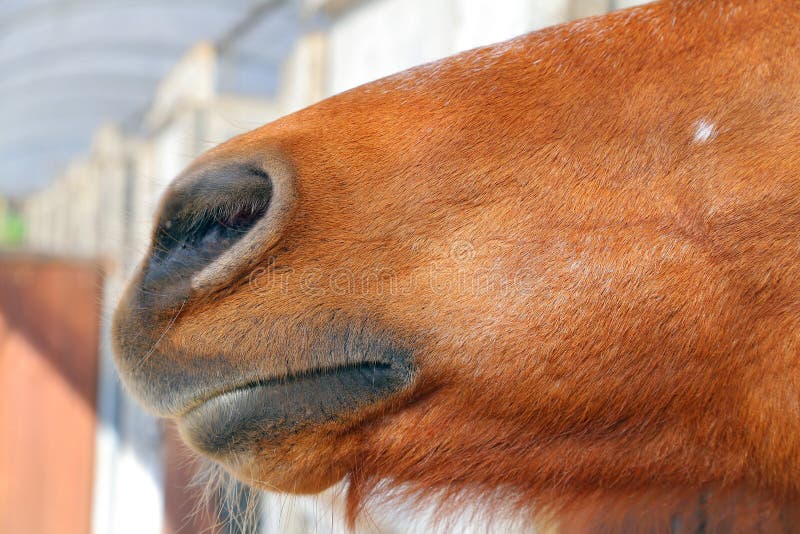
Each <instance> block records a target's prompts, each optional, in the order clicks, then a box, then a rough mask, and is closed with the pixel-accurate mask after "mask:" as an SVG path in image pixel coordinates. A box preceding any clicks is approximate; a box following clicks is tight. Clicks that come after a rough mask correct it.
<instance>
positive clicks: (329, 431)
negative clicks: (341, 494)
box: [178, 421, 358, 495]
mask: <svg viewBox="0 0 800 534" xmlns="http://www.w3.org/2000/svg"><path fill="white" fill-rule="evenodd" d="M178 429H179V431H180V433H181V435H182V437H183V439H184V441H185V442H186V443H188V444H189V445H190V447H192V448H193V449H195V450H196V451H197V452H199V453H201V454H202V455H203V456H205V457H206V458H209V459H210V460H212V461H214V462H216V463H217V464H219V465H220V466H222V467H223V468H224V469H225V470H226V471H228V472H229V473H230V474H231V475H233V476H234V477H236V478H237V479H239V480H241V481H242V482H244V483H246V484H248V485H250V486H253V487H254V488H257V489H261V490H265V491H274V492H281V493H291V494H296V495H303V494H315V493H319V492H321V491H324V490H326V489H328V488H329V487H331V486H333V485H334V484H336V483H337V482H339V481H341V480H342V479H343V478H344V477H345V476H346V475H347V474H348V473H349V472H350V471H351V469H352V467H353V464H354V457H355V454H354V453H355V447H354V444H355V443H357V441H358V438H357V435H358V432H357V431H353V430H352V429H351V431H349V432H342V425H341V423H333V424H323V425H318V426H314V427H311V426H309V427H306V428H304V429H303V430H300V431H297V432H295V433H293V434H291V435H286V436H283V437H282V438H280V439H277V438H275V437H274V436H273V437H272V438H266V437H264V436H257V435H250V436H240V437H239V438H238V439H237V440H236V443H237V446H236V447H235V448H230V449H226V450H219V451H217V452H216V453H214V454H209V452H208V450H207V444H203V443H198V441H197V435H196V434H194V433H192V430H191V429H190V425H187V424H185V423H184V422H183V421H179V422H178Z"/></svg>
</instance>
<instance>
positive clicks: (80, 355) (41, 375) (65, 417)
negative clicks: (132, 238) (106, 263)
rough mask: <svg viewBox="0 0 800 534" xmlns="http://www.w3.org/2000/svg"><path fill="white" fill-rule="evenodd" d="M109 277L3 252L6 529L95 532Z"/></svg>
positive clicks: (0, 340) (0, 520)
mask: <svg viewBox="0 0 800 534" xmlns="http://www.w3.org/2000/svg"><path fill="white" fill-rule="evenodd" d="M100 299H101V277H100V274H99V270H98V268H97V267H96V265H94V264H90V263H87V262H77V261H66V260H56V259H52V258H37V257H20V256H11V257H9V256H0V532H25V533H29V534H37V533H48V534H49V533H54V532H58V533H60V534H70V533H76V534H77V533H80V534H85V533H87V532H89V530H90V518H91V499H92V480H93V468H94V466H93V462H94V458H93V453H94V439H95V397H96V387H97V386H96V384H97V346H98V329H99V326H98V325H99V313H100Z"/></svg>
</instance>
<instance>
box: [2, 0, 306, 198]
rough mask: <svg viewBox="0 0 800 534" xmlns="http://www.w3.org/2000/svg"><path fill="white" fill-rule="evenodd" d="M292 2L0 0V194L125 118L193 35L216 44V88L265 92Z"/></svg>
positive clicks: (12, 191)
mask: <svg viewBox="0 0 800 534" xmlns="http://www.w3.org/2000/svg"><path fill="white" fill-rule="evenodd" d="M298 11H299V7H297V3H296V2H290V1H288V0H3V1H2V2H0V194H7V195H20V194H24V193H26V192H28V191H31V190H34V189H37V188H39V187H41V186H43V185H45V184H47V183H48V182H49V181H50V180H51V179H52V178H53V177H54V176H55V174H56V173H57V172H58V171H59V170H60V169H61V168H62V167H63V166H64V165H65V164H66V163H67V162H68V161H69V160H71V159H72V158H73V157H75V156H76V155H78V154H80V153H81V152H83V151H85V150H86V149H87V147H88V143H89V141H90V139H91V136H92V133H93V132H94V130H95V129H96V128H97V127H98V126H99V125H100V124H102V123H104V122H108V121H115V122H120V123H123V122H125V121H126V120H127V121H128V123H130V122H131V117H135V116H136V114H137V113H141V111H142V110H143V109H145V108H146V107H147V105H148V103H149V101H150V99H151V97H152V94H153V91H154V89H155V87H156V85H157V84H158V82H159V80H160V79H161V78H162V77H163V76H164V75H165V74H166V73H167V72H168V71H169V70H170V69H171V68H172V66H173V65H174V64H175V63H176V62H177V61H178V59H179V58H180V57H181V56H182V55H183V54H185V53H186V51H187V50H188V49H189V48H190V47H191V46H192V45H193V44H194V43H196V42H198V41H212V42H216V43H218V44H219V46H220V49H221V52H223V54H222V57H223V60H224V63H223V65H221V69H220V74H219V76H220V80H219V84H218V85H219V88H220V90H223V91H232V92H242V93H249V94H263V95H268V94H270V93H271V92H273V91H274V90H275V89H276V85H277V71H278V68H279V65H280V63H281V61H282V59H283V57H285V55H286V54H287V53H288V51H289V47H290V46H291V42H292V41H293V40H294V38H295V36H296V32H297V31H299V30H298V28H299V22H298V20H299V18H298V14H297V13H298ZM134 122H135V119H134Z"/></svg>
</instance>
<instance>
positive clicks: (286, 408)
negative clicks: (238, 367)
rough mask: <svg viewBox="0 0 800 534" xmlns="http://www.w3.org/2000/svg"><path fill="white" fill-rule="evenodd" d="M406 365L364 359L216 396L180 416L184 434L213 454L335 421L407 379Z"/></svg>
mask: <svg viewBox="0 0 800 534" xmlns="http://www.w3.org/2000/svg"><path fill="white" fill-rule="evenodd" d="M409 380H410V373H409V372H408V369H407V368H404V367H393V366H391V365H389V364H382V363H361V364H357V365H349V366H345V367H337V368H333V369H326V370H319V371H313V372H309V373H304V374H301V375H297V376H293V377H288V378H282V379H274V380H268V381H264V382H258V383H254V384H250V385H247V386H244V387H239V388H236V389H234V390H231V391H228V392H226V393H222V394H220V395H217V396H215V397H213V398H211V399H209V400H208V401H206V402H204V403H203V404H201V405H199V406H197V407H196V408H194V409H192V410H190V411H189V412H188V413H186V414H185V415H184V416H183V417H182V418H181V419H180V422H179V424H180V426H181V430H182V432H183V434H184V436H185V437H186V438H187V439H188V440H189V441H190V442H191V443H192V444H193V445H194V446H195V447H197V448H198V449H200V451H202V452H203V453H205V454H207V455H209V456H212V457H218V456H225V455H227V454H231V453H238V452H245V451H246V450H248V449H250V447H251V446H252V445H253V442H254V441H256V440H264V441H266V442H277V441H279V440H280V439H281V438H282V437H284V436H285V435H287V434H290V433H292V432H293V431H296V430H299V429H300V428H301V427H303V426H305V425H308V424H314V423H322V422H327V421H332V420H335V419H337V418H339V417H341V416H342V415H343V414H345V413H349V412H352V411H353V410H356V409H359V408H363V407H365V406H368V405H370V404H372V403H375V402H377V401H379V400H381V399H383V398H385V397H386V396H388V395H390V394H391V393H393V392H395V391H397V390H399V389H401V388H402V387H403V386H404V385H406V384H408V382H409Z"/></svg>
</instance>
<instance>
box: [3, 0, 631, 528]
mask: <svg viewBox="0 0 800 534" xmlns="http://www.w3.org/2000/svg"><path fill="white" fill-rule="evenodd" d="M637 3H642V2H633V1H627V0H162V1H158V0H1V1H0V533H30V534H34V533H85V532H95V533H111V534H120V533H135V534H148V533H166V534H172V533H179V532H180V533H194V532H208V533H214V532H240V531H242V528H243V527H242V526H241V522H240V519H241V516H242V514H243V512H242V509H243V508H244V504H243V503H244V502H245V501H248V500H249V501H250V502H253V503H255V504H256V508H257V509H256V513H255V514H254V519H253V520H252V521H251V522H250V526H249V527H248V530H249V531H252V532H268V533H297V534H302V533H306V532H340V531H343V528H342V524H341V520H340V514H339V510H340V508H341V503H340V501H341V488H334V489H333V490H331V491H329V492H327V493H326V494H324V495H322V496H319V497H315V498H296V497H294V498H287V497H283V496H278V495H270V494H264V495H261V494H259V495H250V494H249V492H248V491H247V490H246V489H244V488H238V493H237V494H236V496H235V498H233V499H227V500H226V499H222V498H219V496H217V497H212V498H211V499H210V501H209V502H208V503H207V504H206V505H203V504H202V503H201V500H200V498H199V497H200V494H201V493H202V488H199V487H197V485H196V484H195V485H193V484H192V479H193V476H194V475H193V471H194V470H195V467H194V465H195V464H194V462H193V460H192V455H191V454H190V453H189V452H188V451H187V450H186V449H185V448H184V446H183V445H182V444H181V443H180V440H179V439H178V438H177V437H176V435H175V431H174V429H173V428H171V426H170V425H169V424H167V423H164V422H161V421H157V420H155V419H153V418H151V417H150V416H148V415H146V414H145V413H143V412H142V411H141V410H140V409H139V408H138V407H137V406H136V405H135V404H134V403H133V402H132V401H131V400H130V398H129V397H128V396H127V394H126V392H125V391H124V390H123V389H122V387H121V385H120V383H119V381H118V379H117V378H116V375H115V371H114V368H113V363H112V361H111V353H110V348H109V337H108V326H109V324H108V323H109V316H110V313H111V310H112V309H113V306H114V302H115V301H116V299H117V296H118V294H119V292H120V290H121V289H122V287H123V284H124V280H125V279H126V276H127V275H128V273H129V272H130V271H131V269H132V268H133V267H134V266H135V264H136V262H137V261H138V260H139V258H140V255H141V254H142V253H143V251H144V250H145V248H146V239H147V235H148V233H149V231H150V227H151V217H152V214H153V210H154V207H155V205H156V202H157V200H158V198H159V196H160V195H161V192H162V191H163V189H164V187H165V186H166V185H167V184H168V183H169V182H170V180H172V178H173V177H174V176H176V175H177V174H178V173H179V172H180V171H181V169H182V168H183V167H184V166H185V165H187V164H188V163H189V162H190V161H191V160H192V159H193V158H195V157H196V156H197V155H198V154H200V153H201V152H203V151H205V150H207V149H209V148H211V147H213V146H214V145H216V144H218V143H220V142H222V141H225V140H226V139H228V138H230V137H232V136H234V135H236V134H238V133H241V132H244V131H247V130H251V129H253V128H255V127H258V126H260V125H262V124H264V123H266V122H269V121H271V120H274V119H276V118H278V117H280V116H282V115H285V114H287V113H291V112H293V111H295V110H298V109H300V108H302V107H305V106H308V105H311V104H313V103H314V102H316V101H318V100H320V99H322V98H325V97H327V96H329V95H332V94H335V93H338V92H340V91H343V90H345V89H348V88H350V87H354V86H356V85H359V84H361V83H364V82H367V81H369V80H372V79H375V78H378V77H381V76H383V75H386V74H391V73H393V72H396V71H399V70H403V69H405V68H407V67H411V66H413V65H416V64H419V63H423V62H427V61H431V60H434V59H437V58H440V57H444V56H447V55H450V54H453V53H455V52H458V51H461V50H465V49H469V48H473V47H476V46H480V45H484V44H489V43H492V42H496V41H501V40H505V39H508V38H511V37H514V36H516V35H518V34H522V33H525V32H528V31H531V30H535V29H537V28H541V27H545V26H549V25H552V24H557V23H560V22H564V21H567V20H570V19H575V18H581V17H586V16H592V15H598V14H602V13H605V12H607V11H610V10H613V9H618V8H622V7H627V6H630V5H633V4H637ZM423 522H424V520H423ZM422 524H423V523H421V522H420V520H419V519H418V520H417V521H416V522H412V521H411V520H410V519H408V518H407V517H405V516H404V514H403V513H402V511H398V510H392V511H388V512H387V513H385V514H383V515H376V516H374V517H370V518H368V520H367V521H365V522H364V524H362V525H360V526H359V531H362V532H387V533H392V532H416V531H425V530H424V528H425V527H423V526H421V525H422ZM463 529H464V530H467V529H468V525H467V523H466V522H465V524H464V525H463Z"/></svg>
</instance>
